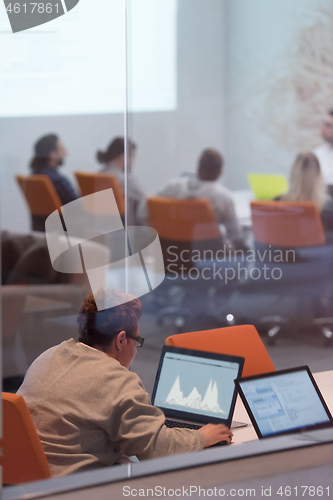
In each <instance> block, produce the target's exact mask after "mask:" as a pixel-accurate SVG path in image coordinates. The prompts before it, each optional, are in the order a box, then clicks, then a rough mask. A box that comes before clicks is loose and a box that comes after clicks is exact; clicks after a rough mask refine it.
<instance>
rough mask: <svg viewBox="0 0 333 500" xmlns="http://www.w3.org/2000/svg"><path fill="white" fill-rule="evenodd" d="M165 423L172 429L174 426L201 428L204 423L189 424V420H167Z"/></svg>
mask: <svg viewBox="0 0 333 500" xmlns="http://www.w3.org/2000/svg"><path fill="white" fill-rule="evenodd" d="M165 425H166V426H167V427H169V428H170V429H171V428H172V427H181V428H182V429H194V430H196V431H197V430H198V429H201V427H202V425H196V424H189V423H187V422H178V421H177V420H165Z"/></svg>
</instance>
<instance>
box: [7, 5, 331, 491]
mask: <svg viewBox="0 0 333 500" xmlns="http://www.w3.org/2000/svg"><path fill="white" fill-rule="evenodd" d="M90 4H91V2H84V1H83V0H82V1H75V0H74V1H72V2H71V1H70V0H64V2H58V3H57V2H49V3H47V2H40V3H38V4H32V3H30V4H28V3H27V4H25V3H24V2H17V3H15V4H13V3H10V2H9V1H7V0H5V2H4V6H1V7H0V8H1V9H2V15H1V18H0V82H1V83H0V89H1V93H0V132H1V135H0V136H1V147H0V164H1V202H0V203H1V279H2V282H1V311H2V312H1V334H2V378H3V391H4V392H6V393H15V392H16V391H17V390H18V389H19V387H20V386H21V384H22V382H23V379H24V376H25V374H26V372H27V369H28V367H29V366H30V365H31V363H32V362H33V361H34V360H35V359H37V358H38V357H39V356H40V355H41V354H42V353H44V352H45V351H46V350H47V349H50V348H52V347H54V346H57V345H59V344H60V343H62V342H64V341H67V340H68V339H71V338H73V339H74V340H75V341H78V339H79V330H78V327H79V325H81V328H82V329H83V330H84V329H86V330H87V328H88V326H87V324H84V325H83V323H82V315H79V314H78V313H79V310H80V308H81V306H82V303H83V299H84V298H85V297H86V296H87V295H88V293H92V298H91V297H90V299H89V300H90V301H91V300H95V303H96V308H97V310H98V312H103V311H108V310H110V309H112V308H115V307H116V306H119V305H122V304H126V303H127V302H128V300H127V299H126V298H124V293H125V294H130V295H131V297H132V298H133V297H134V298H139V299H140V301H141V304H142V316H141V318H140V321H139V327H140V332H139V335H138V334H136V335H135V338H133V336H132V337H131V336H130V335H128V336H129V337H130V338H132V340H136V342H137V343H138V344H140V343H141V344H142V342H143V340H142V339H141V338H140V337H144V339H145V340H144V346H143V349H140V350H139V352H138V354H137V356H136V357H135V359H134V361H133V363H131V366H130V370H131V371H132V372H135V373H137V374H138V375H139V377H140V379H141V380H142V382H143V384H144V386H145V388H146V390H147V391H148V393H149V394H151V393H152V390H153V384H154V380H155V375H156V372H157V368H158V362H159V358H160V354H161V349H162V347H163V345H164V344H165V343H167V344H168V345H174V346H175V345H181V344H180V343H179V342H180V341H179V337H178V338H177V337H176V338H175V337H173V336H175V335H177V334H180V333H190V332H201V335H199V336H197V337H196V339H197V340H196V344H195V345H193V344H191V342H192V338H191V337H187V340H185V341H184V342H185V344H183V345H186V346H187V347H193V348H196V349H200V350H205V351H207V350H208V351H214V352H216V351H217V352H219V353H220V354H228V355H238V356H242V357H244V358H245V360H246V361H247V360H250V361H251V363H252V365H251V366H253V368H251V369H249V368H248V365H249V362H248V363H247V365H245V366H246V368H245V367H244V370H246V371H245V372H244V373H245V374H247V375H253V374H257V373H261V372H263V371H269V370H270V369H273V368H272V367H273V365H274V367H275V369H277V370H279V369H284V368H289V367H294V366H300V365H304V364H307V365H309V367H310V369H311V370H312V371H313V372H315V373H318V372H324V371H329V370H332V369H333V365H332V339H333V333H332V332H333V275H332V269H333V267H332V255H333V254H332V241H333V238H332V235H333V201H332V198H331V195H330V193H331V194H333V189H332V186H333V153H332V151H333V111H332V107H333V87H332V83H331V82H332V76H333V63H332V58H331V57H330V47H331V45H332V44H331V43H330V42H331V39H332V29H331V28H332V19H333V9H332V5H331V3H330V1H329V0H323V1H322V2H320V5H319V4H318V2H316V1H315V0H306V1H305V0H304V1H303V2H301V3H300V2H297V1H296V0H295V1H290V0H283V1H281V0H274V1H273V0H272V1H271V2H270V3H269V4H268V3H267V2H265V1H264V0H251V1H250V2H249V1H248V0H233V1H232V2H227V1H220V0H209V2H202V0H159V1H158V2H156V0H112V1H110V0H107V1H106V0H105V1H103V2H100V4H101V5H100V6H98V8H97V7H96V6H95V5H94V6H92V5H90ZM33 6H35V7H33ZM15 9H16V10H15ZM27 9H28V10H29V9H30V10H29V12H26V10H27ZM32 9H34V11H32ZM30 11H31V12H30ZM28 14H29V15H28ZM100 289H103V290H104V291H105V290H107V289H113V290H115V291H116V295H112V297H111V296H109V295H107V294H106V295H103V294H102V295H101V294H100ZM115 296H116V298H115ZM110 297H111V298H110ZM121 297H122V298H121ZM86 305H87V302H86ZM84 314H88V313H87V310H86V309H85V310H84ZM78 320H79V325H78ZM80 321H81V323H80ZM82 325H83V326H82ZM243 325H253V326H254V327H255V329H256V330H254V329H253V328H252V329H251V330H246V329H244V328H242V327H243ZM95 327H96V325H95ZM226 327H234V330H232V329H231V330H219V329H224V328H226ZM211 330H214V332H212V331H211ZM216 332H217V333H216ZM247 332H250V333H249V334H247ZM257 332H258V334H257ZM118 333H119V332H118ZM126 333H127V334H128V332H126ZM250 334H251V335H252V337H251V338H252V339H253V341H252V340H251V342H249V341H248V337H247V335H250ZM216 335H217V336H216ZM169 337H173V338H172V339H170V338H169ZM82 338H83V337H82ZM82 338H81V337H80V339H81V340H82ZM138 339H139V340H138ZM221 339H223V340H221ZM83 343H84V342H83ZM88 345H89V343H88ZM90 347H91V346H90ZM100 347H101V346H100V345H98V349H97V350H102V351H103V349H100ZM258 349H259V350H258ZM120 350H121V346H120ZM258 352H260V353H261V354H260V356H258ZM264 360H265V363H266V364H264ZM269 367H271V368H269ZM251 370H252V371H251ZM43 373H44V372H43ZM44 375H45V380H46V381H47V380H48V379H47V375H46V372H45V373H44ZM175 375H176V374H175ZM177 375H178V374H177ZM42 379H43V377H42ZM316 380H318V381H320V380H322V378H321V376H318V377H317V378H316ZM171 382H174V379H172V381H171ZM171 382H170V383H171ZM206 385H208V381H207V384H206ZM179 388H180V390H181V391H182V394H183V396H184V397H185V398H186V397H187V396H189V394H187V393H186V390H185V388H184V387H183V386H182V379H181V376H180V378H179ZM44 389H45V388H44ZM44 389H43V390H44ZM171 389H172V387H171V386H170V390H171ZM206 389H207V387H206ZM218 389H221V391H219V393H220V394H222V392H223V387H222V386H221V387H220V386H219V387H218ZM45 390H46V389H45ZM101 391H102V388H101ZM207 391H208V389H207ZM199 392H200V391H199ZM22 394H23V393H22ZM24 394H27V393H24ZM91 398H92V401H93V403H92V406H94V405H98V401H97V399H98V398H97V399H96V395H91ZM87 402H88V401H87ZM239 405H240V403H238V406H236V409H237V411H238V415H241V416H242V417H243V418H245V419H246V418H247V416H246V412H245V409H244V408H243V407H240V406H239ZM221 406H222V403H221ZM94 407H95V406H94ZM219 407H220V406H219ZM29 409H30V411H32V413H33V412H34V409H35V407H34V405H33V404H32V406H30V407H29ZM35 418H36V417H35ZM34 421H35V422H36V420H34ZM40 434H41V435H42V432H40ZM234 435H235V438H234V441H235V442H236V443H237V444H239V445H240V446H241V442H242V439H243V438H242V439H241V438H240V437H239V439H238V438H237V430H235V431H234ZM239 436H240V434H239ZM244 436H245V434H244ZM247 436H250V434H247ZM255 437H256V436H255V434H253V436H252V439H254V438H255ZM244 439H245V440H248V439H250V438H249V437H247V438H244ZM42 442H43V436H42ZM111 462H112V460H110V459H109V458H108V459H107V460H106V461H105V462H103V464H104V465H112V464H111ZM98 466H100V464H99V465H98ZM94 467H95V465H94ZM96 467H97V466H96ZM87 470H89V465H88V466H87ZM67 473H68V472H67ZM4 478H6V476H4ZM40 479H42V478H40ZM4 480H5V479H4ZM5 482H6V481H5Z"/></svg>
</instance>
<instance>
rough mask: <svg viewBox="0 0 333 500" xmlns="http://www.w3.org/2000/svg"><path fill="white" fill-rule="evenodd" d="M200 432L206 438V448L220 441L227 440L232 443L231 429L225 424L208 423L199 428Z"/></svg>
mask: <svg viewBox="0 0 333 500" xmlns="http://www.w3.org/2000/svg"><path fill="white" fill-rule="evenodd" d="M198 432H200V433H201V434H202V435H203V437H204V438H205V448H208V446H213V444H216V443H219V442H220V441H226V442H227V443H228V444H230V443H231V438H232V436H233V433H232V432H231V430H230V429H228V427H226V426H225V425H223V424H207V425H204V426H203V427H201V429H198Z"/></svg>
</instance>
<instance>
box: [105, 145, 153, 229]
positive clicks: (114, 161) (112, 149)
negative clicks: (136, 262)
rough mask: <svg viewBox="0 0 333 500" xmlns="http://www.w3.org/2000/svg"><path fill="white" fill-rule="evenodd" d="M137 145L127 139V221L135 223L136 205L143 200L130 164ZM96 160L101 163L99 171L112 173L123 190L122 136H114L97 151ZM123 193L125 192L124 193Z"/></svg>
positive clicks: (123, 156)
mask: <svg viewBox="0 0 333 500" xmlns="http://www.w3.org/2000/svg"><path fill="white" fill-rule="evenodd" d="M136 149H137V146H136V144H135V143H134V142H132V141H129V161H128V169H129V172H128V181H127V186H128V198H129V221H130V223H131V224H136V223H137V222H138V219H137V215H136V212H137V207H138V205H139V203H140V202H143V201H144V200H145V193H144V191H143V189H142V187H141V186H140V183H139V182H138V180H137V179H136V177H135V176H133V174H132V166H133V162H134V159H135V154H136ZM96 157H97V161H98V162H99V163H101V164H102V165H103V168H102V170H101V172H105V173H108V174H112V175H114V176H115V177H116V178H117V180H118V182H119V184H120V187H121V189H122V190H123V192H124V190H125V175H124V169H125V144H124V138H123V137H116V138H115V139H113V140H112V141H111V142H110V144H109V145H108V147H107V149H106V150H105V151H104V152H103V151H97V155H96ZM124 194H125V193H124Z"/></svg>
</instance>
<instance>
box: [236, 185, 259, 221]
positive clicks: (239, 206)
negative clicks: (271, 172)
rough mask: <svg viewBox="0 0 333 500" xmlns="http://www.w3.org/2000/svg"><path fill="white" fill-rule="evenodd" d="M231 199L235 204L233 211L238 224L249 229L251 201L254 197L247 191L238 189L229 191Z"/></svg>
mask: <svg viewBox="0 0 333 500" xmlns="http://www.w3.org/2000/svg"><path fill="white" fill-rule="evenodd" d="M231 195H232V199H233V201H234V204H235V210H236V215H237V219H238V221H239V224H240V225H241V226H243V227H251V226H252V219H251V206H250V204H251V201H252V200H254V195H253V193H252V191H250V190H249V189H239V190H235V191H231Z"/></svg>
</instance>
